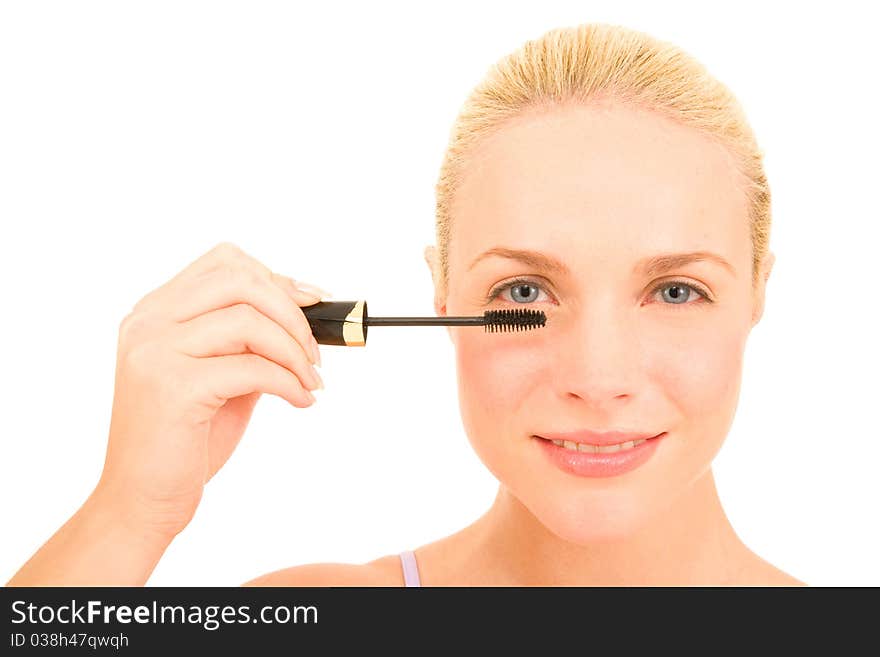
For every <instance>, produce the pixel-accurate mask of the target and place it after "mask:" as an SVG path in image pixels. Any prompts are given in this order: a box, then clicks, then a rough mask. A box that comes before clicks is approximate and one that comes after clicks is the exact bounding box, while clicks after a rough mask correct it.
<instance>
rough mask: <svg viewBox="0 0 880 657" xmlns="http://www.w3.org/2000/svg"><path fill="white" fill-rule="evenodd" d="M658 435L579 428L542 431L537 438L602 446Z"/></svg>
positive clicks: (621, 443)
mask: <svg viewBox="0 0 880 657" xmlns="http://www.w3.org/2000/svg"><path fill="white" fill-rule="evenodd" d="M659 435H660V434H659V433H638V432H634V431H606V432H598V431H589V430H588V429H581V430H579V431H569V432H566V433H544V434H540V435H538V438H544V439H545V440H549V441H551V442H554V443H556V444H557V445H562V444H564V443H566V442H570V443H577V444H578V445H580V444H586V445H594V446H598V447H603V446H605V445H623V444H624V443H635V442H636V441H639V440H648V439H650V438H656V437H657V436H659Z"/></svg>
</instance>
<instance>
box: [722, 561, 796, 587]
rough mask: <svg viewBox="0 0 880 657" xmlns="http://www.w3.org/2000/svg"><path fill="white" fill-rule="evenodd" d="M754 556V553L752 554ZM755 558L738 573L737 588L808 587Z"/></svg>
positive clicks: (768, 563)
mask: <svg viewBox="0 0 880 657" xmlns="http://www.w3.org/2000/svg"><path fill="white" fill-rule="evenodd" d="M752 554H753V555H754V553H752ZM754 556H755V557H756V558H755V559H754V560H753V561H752V562H751V563H750V564H749V565H748V566H747V567H745V568H743V569H742V570H741V571H740V575H739V580H738V581H736V582H734V584H736V585H739V586H809V584H807V583H806V582H802V581H801V580H799V579H797V578H796V577H793V576H792V575H789V574H788V573H786V572H785V571H783V570H781V569H779V568H777V567H776V566H774V565H773V564H772V563H770V562H769V561H767V560H765V559H763V558H761V557H758V556H757V555H754Z"/></svg>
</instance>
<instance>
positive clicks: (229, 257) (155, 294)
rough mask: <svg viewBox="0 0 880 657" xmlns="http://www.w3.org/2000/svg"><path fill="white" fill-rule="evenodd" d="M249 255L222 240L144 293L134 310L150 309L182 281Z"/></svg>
mask: <svg viewBox="0 0 880 657" xmlns="http://www.w3.org/2000/svg"><path fill="white" fill-rule="evenodd" d="M249 257H250V256H248V255H247V254H246V253H245V252H244V251H242V250H241V249H240V248H239V247H238V246H236V245H235V244H233V243H232V242H220V243H219V244H217V245H215V246H214V247H213V248H212V249H210V250H209V251H206V252H205V253H203V254H202V255H201V256H199V257H198V258H196V259H195V260H194V261H192V262H191V263H189V264H188V265H187V266H186V267H184V268H183V269H182V270H181V271H180V272H178V273H177V274H176V275H175V276H174V277H173V278H171V279H170V280H168V281H167V282H165V283H164V284H163V285H161V286H159V287H158V288H156V289H155V290H152V291H151V292H149V293H148V294H146V295H144V297H143V298H142V299H141V300H140V301H138V302H137V303H136V304H135V306H134V310H148V309H149V308H150V307H152V306H153V305H154V304H155V303H156V302H159V301H161V299H162V298H164V297H165V296H166V294H167V292H168V290H169V289H173V288H175V287H177V286H178V285H179V284H180V283H181V282H182V281H187V280H191V279H192V278H194V277H196V276H199V275H201V274H204V273H205V272H208V271H210V270H211V269H214V268H216V267H218V266H220V265H221V264H222V263H223V262H234V261H238V260H244V259H245V258H249Z"/></svg>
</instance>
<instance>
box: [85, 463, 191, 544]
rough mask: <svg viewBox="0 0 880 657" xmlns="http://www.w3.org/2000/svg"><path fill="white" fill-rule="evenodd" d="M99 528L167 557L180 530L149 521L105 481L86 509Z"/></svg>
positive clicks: (143, 513) (100, 483)
mask: <svg viewBox="0 0 880 657" xmlns="http://www.w3.org/2000/svg"><path fill="white" fill-rule="evenodd" d="M82 510H83V511H84V513H85V514H86V515H88V516H89V517H90V518H91V519H92V520H93V522H94V523H95V525H96V527H101V528H105V529H109V528H112V530H111V531H113V532H114V533H116V532H118V533H120V534H123V535H125V536H126V537H128V538H129V539H130V540H131V541H132V542H133V543H136V544H137V545H139V546H142V547H143V548H144V549H146V550H153V551H158V552H159V554H160V555H161V553H163V552H164V551H165V549H166V548H167V547H168V546H169V545H170V544H171V541H173V540H174V537H175V536H176V535H177V534H178V533H179V532H180V529H182V527H181V528H180V529H178V528H176V527H171V526H167V525H159V524H156V523H154V522H153V521H151V520H150V519H149V516H150V514H149V513H148V512H146V511H145V510H143V509H139V508H137V505H136V504H135V503H132V502H131V501H130V500H129V499H128V497H127V496H125V495H123V494H121V493H120V492H119V491H116V490H114V489H113V487H111V486H110V485H109V484H107V483H105V482H104V480H103V479H102V480H101V481H100V482H99V483H98V485H97V486H95V488H94V490H93V491H92V493H91V494H90V495H89V497H88V499H87V500H86V502H85V503H84V504H83V506H82Z"/></svg>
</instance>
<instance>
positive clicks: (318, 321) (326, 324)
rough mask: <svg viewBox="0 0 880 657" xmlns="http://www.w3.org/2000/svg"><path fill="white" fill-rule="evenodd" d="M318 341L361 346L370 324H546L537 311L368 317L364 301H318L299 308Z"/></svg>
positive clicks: (490, 327) (513, 327)
mask: <svg viewBox="0 0 880 657" xmlns="http://www.w3.org/2000/svg"><path fill="white" fill-rule="evenodd" d="M301 310H302V311H303V314H304V315H305V316H306V319H307V320H308V321H309V326H311V328H312V335H314V336H315V340H317V342H318V344H333V345H339V346H344V347H363V346H365V345H366V344H367V328H368V327H370V326H485V327H486V331H487V332H496V331H527V330H529V329H533V328H539V327H542V326H544V325H545V324H546V322H547V317H546V315H545V314H544V313H543V312H542V311H540V310H531V309H529V308H510V309H502V310H487V311H486V312H484V313H483V314H482V315H476V316H473V317H370V316H368V315H367V302H366V301H319V302H318V303H316V304H313V305H311V306H304V307H302V308H301Z"/></svg>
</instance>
